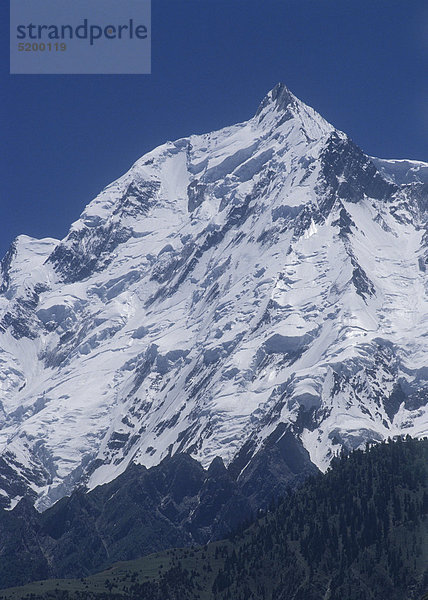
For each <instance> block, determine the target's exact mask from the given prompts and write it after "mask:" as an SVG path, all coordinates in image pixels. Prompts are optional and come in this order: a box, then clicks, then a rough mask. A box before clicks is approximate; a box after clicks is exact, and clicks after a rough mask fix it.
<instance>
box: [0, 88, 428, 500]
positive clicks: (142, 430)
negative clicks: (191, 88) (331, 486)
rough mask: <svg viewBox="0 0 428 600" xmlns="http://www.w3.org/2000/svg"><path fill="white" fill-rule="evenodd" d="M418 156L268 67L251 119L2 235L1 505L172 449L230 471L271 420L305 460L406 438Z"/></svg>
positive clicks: (421, 362)
mask: <svg viewBox="0 0 428 600" xmlns="http://www.w3.org/2000/svg"><path fill="white" fill-rule="evenodd" d="M427 172H428V164H426V163H418V162H416V161H391V160H380V159H374V158H373V159H372V158H370V157H368V156H367V155H365V154H364V153H363V152H362V151H361V150H360V149H359V148H358V147H357V146H356V145H355V144H354V143H353V142H352V141H351V140H350V139H349V138H348V137H347V136H346V135H345V134H344V133H342V132H340V131H338V130H336V129H335V128H334V127H333V126H332V125H330V124H329V123H327V122H326V121H325V120H324V119H323V118H322V117H321V116H320V115H319V114H317V113H316V112H315V111H314V110H313V109H312V108H310V107H308V106H306V105H305V104H303V103H302V102H301V101H299V100H298V99H297V98H296V97H295V96H294V95H293V94H292V93H291V92H290V91H289V90H288V89H287V88H286V87H285V86H284V85H282V84H279V85H277V86H276V87H275V88H274V89H273V90H272V91H271V92H270V93H269V94H268V95H267V96H266V98H265V99H264V100H263V102H262V103H261V105H260V107H259V109H258V110H257V112H256V114H255V116H254V117H253V118H251V119H250V120H249V121H246V122H244V123H240V124H238V125H234V126H232V127H226V128H224V129H222V130H220V131H217V132H214V133H209V134H206V135H195V136H190V137H188V138H183V139H180V140H177V141H175V142H168V143H166V144H164V145H162V146H160V147H159V148H156V149H155V150H153V151H152V152H150V153H148V154H146V155H145V156H143V157H142V158H141V159H139V160H138V161H137V162H136V163H135V164H134V165H133V167H132V168H131V169H130V171H129V172H128V173H126V174H125V175H124V176H123V177H121V178H120V179H118V180H117V181H115V182H114V183H112V184H111V185H109V186H108V187H107V188H106V189H105V190H103V191H102V192H101V194H100V195H99V196H98V197H97V198H95V200H93V201H92V202H91V203H90V204H89V205H88V206H87V207H86V209H85V210H84V212H83V213H82V215H81V217H80V218H79V219H78V220H77V221H76V222H75V223H74V224H73V225H72V226H71V229H70V232H69V233H68V235H67V236H66V238H65V239H64V240H62V241H57V240H53V239H44V240H35V239H31V238H29V237H26V236H20V237H18V238H17V239H16V240H15V242H14V243H13V244H12V246H11V248H10V250H9V251H8V253H7V254H6V256H5V258H4V259H3V261H2V263H1V280H0V283H1V294H0V361H1V371H0V377H1V383H0V388H1V402H2V403H1V406H0V408H1V411H0V422H1V430H0V451H1V458H0V487H1V488H2V490H1V492H0V493H1V494H2V498H3V505H5V506H6V505H8V503H9V500H10V505H12V506H13V505H15V504H16V502H17V501H18V499H19V498H20V497H22V496H23V495H25V494H28V493H34V494H37V496H38V500H37V506H38V507H39V508H44V507H46V506H48V505H50V504H51V503H52V502H54V501H55V500H56V499H58V498H59V497H61V496H63V495H64V494H66V493H68V492H69V491H70V490H71V489H73V488H74V487H76V486H77V485H81V484H83V483H84V484H87V485H88V487H89V488H93V487H95V486H96V485H98V484H100V483H103V482H106V481H110V480H111V479H113V478H114V477H116V476H117V475H118V474H120V473H121V472H123V471H124V469H125V468H126V466H127V465H128V464H129V462H130V461H134V462H137V463H142V464H144V465H146V466H151V465H154V464H157V463H159V461H160V460H161V459H162V458H163V457H165V456H167V455H168V454H170V453H176V452H178V451H187V452H189V453H191V455H192V456H193V457H195V458H196V459H198V460H199V461H200V462H201V463H202V464H203V465H204V466H207V465H209V464H210V463H211V461H212V460H213V458H214V457H216V456H221V457H222V458H223V459H224V461H225V463H226V464H227V463H230V462H231V461H232V460H233V459H234V458H236V456H237V455H238V454H239V455H240V457H241V467H244V468H245V464H246V461H247V460H248V459H249V457H251V455H253V454H254V453H255V452H257V450H258V449H259V448H261V447H262V446H263V441H264V440H265V439H267V437H268V436H269V435H270V434H272V433H273V432H274V431H275V430H276V429H277V428H278V426H279V424H281V423H283V424H285V425H286V428H285V430H288V431H291V432H293V434H294V435H295V436H296V437H297V438H299V439H300V440H301V441H302V443H303V445H304V446H305V448H306V449H307V450H308V451H309V453H310V456H311V459H312V461H313V462H314V463H315V464H316V465H318V466H319V467H320V468H326V466H327V465H328V463H329V460H330V458H331V457H332V456H333V454H334V453H336V452H337V451H338V450H339V449H340V448H341V446H346V447H357V446H360V445H362V444H364V443H365V442H366V441H367V440H381V439H383V438H386V437H388V436H391V437H392V436H394V435H397V434H403V433H409V434H410V435H413V436H421V435H426V434H427V433H428V418H427V404H428V310H427V309H428V296H427V273H426V265H427V262H428V225H427V210H428V185H427V184H426V181H427ZM281 427H283V425H282V426H281Z"/></svg>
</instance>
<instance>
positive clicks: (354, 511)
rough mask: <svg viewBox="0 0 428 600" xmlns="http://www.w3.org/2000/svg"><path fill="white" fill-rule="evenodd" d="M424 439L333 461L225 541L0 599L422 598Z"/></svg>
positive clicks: (427, 542)
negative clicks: (275, 506) (275, 505)
mask: <svg viewBox="0 0 428 600" xmlns="http://www.w3.org/2000/svg"><path fill="white" fill-rule="evenodd" d="M427 484H428V440H427V439H425V440H420V441H416V440H412V439H410V438H408V439H406V440H405V441H404V440H403V441H401V440H400V441H398V442H397V443H387V444H386V443H384V444H379V445H378V446H377V447H373V448H371V449H370V450H369V451H368V452H365V453H363V452H361V451H355V452H354V453H352V454H351V455H350V456H349V457H347V458H345V457H343V458H341V459H335V461H334V462H333V465H332V469H331V470H329V471H328V472H327V473H326V474H323V475H319V476H317V477H314V478H312V479H311V480H308V482H307V483H306V484H305V485H304V486H303V487H302V488H300V489H299V490H298V491H296V492H295V493H293V494H290V495H288V496H287V497H286V498H285V499H284V501H283V502H282V503H280V504H279V505H278V506H277V508H274V509H272V510H271V511H269V512H268V513H267V514H266V516H264V517H263V518H261V519H259V520H258V521H256V522H255V523H254V524H253V525H252V526H251V527H249V528H248V529H247V530H245V531H242V532H241V533H237V534H236V535H234V536H233V537H232V538H231V539H229V540H225V541H222V542H216V543H213V544H208V545H207V546H205V547H201V548H193V549H172V550H169V551H167V552H164V553H162V554H157V555H152V556H148V557H145V558H143V559H140V560H138V561H132V562H124V563H119V564H117V565H114V566H113V568H111V569H109V570H108V571H105V572H103V573H99V574H97V575H95V576H92V577H88V578H86V579H81V580H63V581H44V582H38V583H33V584H30V585H28V586H26V587H23V588H16V589H15V590H2V591H0V600H23V599H28V600H42V599H47V598H58V599H62V600H66V599H70V600H78V599H80V598H81V599H85V600H89V599H92V600H103V599H105V600H108V599H109V600H113V599H118V600H119V599H121V598H122V599H124V600H137V599H138V600H145V599H150V600H153V599H155V600H157V599H159V600H163V599H164V598H168V600H230V599H232V598H233V599H234V600H319V599H320V598H325V599H326V600H327V599H328V600H342V599H344V598H346V600H384V599H385V598H390V599H391V600H403V599H404V598H406V599H408V600H422V598H424V599H425V598H426V594H427V590H428V569H427V565H428V489H427Z"/></svg>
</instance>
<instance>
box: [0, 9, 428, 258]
mask: <svg viewBox="0 0 428 600" xmlns="http://www.w3.org/2000/svg"><path fill="white" fill-rule="evenodd" d="M7 4H8V3H7V2H6V1H3V2H2V3H1V8H0V11H1V14H0V17H1V23H2V26H3V35H2V36H1V38H0V43H1V44H2V52H1V82H0V90H1V91H0V94H1V96H0V108H1V113H0V124H1V133H2V154H1V173H0V176H1V183H2V185H1V218H0V254H1V256H3V254H4V252H5V251H6V249H7V247H8V246H9V244H10V242H11V241H12V240H13V238H14V237H15V236H16V235H18V234H19V233H26V234H28V235H32V236H35V237H44V236H52V237H63V236H64V235H65V234H66V232H67V228H68V226H69V224H70V223H71V222H72V221H73V220H75V219H76V218H77V217H78V215H79V213H80V211H81V210H82V209H83V207H84V206H85V205H86V204H87V203H88V202H89V201H90V200H91V199H92V198H93V197H94V196H95V195H96V194H97V193H98V192H99V191H100V190H101V189H102V188H103V187H104V186H105V185H107V184H108V183H110V182H111V181H112V180H114V179H115V178H117V177H118V176H120V175H121V174H122V173H123V172H124V171H126V170H127V169H128V168H129V167H130V166H131V164H132V163H133V162H134V161H135V160H136V159H137V158H138V157H139V156H141V155H142V154H144V153H145V152H146V151H148V150H150V149H151V148H153V147H154V146H156V145H158V144H160V143H163V142H164V141H166V140H168V139H176V138H179V137H182V136H186V135H189V134H191V133H202V132H206V131H210V130H213V129H216V128H219V127H222V126H224V125H227V124H231V123H234V122H238V121H243V120H245V119H247V118H249V117H250V116H252V114H253V113H254V112H255V110H256V109H257V106H258V104H259V102H260V101H261V99H262V98H263V96H264V95H265V94H266V93H267V91H268V90H269V89H271V88H272V87H273V86H274V85H275V84H276V83H277V82H278V81H283V82H284V83H286V85H288V87H289V88H290V89H291V90H292V91H293V92H294V93H295V94H296V95H297V96H298V97H299V98H301V99H302V100H304V101H305V102H306V103H308V104H310V105H311V106H313V107H314V108H315V109H317V110H318V111H319V112H320V113H321V114H322V115H323V116H324V117H325V118H327V119H328V120H329V121H330V122H332V123H333V124H334V125H335V126H336V127H338V128H340V129H342V130H344V131H346V132H347V133H348V134H349V135H350V136H351V137H352V138H353V139H354V141H355V142H357V143H358V144H359V145H360V146H361V147H362V148H363V150H365V151H366V152H367V153H369V154H372V155H377V156H381V157H386V158H388V157H396V158H404V157H406V158H415V159H420V160H428V144H427V139H428V77H427V74H428V61H427V58H428V5H427V3H426V2H425V1H422V0H399V1H398V0H353V1H350V0H275V1H274V0H258V1H254V0H227V1H223V0H153V3H152V12H153V15H152V35H153V46H152V48H153V62H152V75H141V76H135V75H134V76H108V75H104V76H88V75H85V76H54V75H51V76H39V75H35V76H17V75H14V76H10V75H9V74H8V72H9V65H8V60H9V50H8V39H7V38H8V31H7V24H8V13H7Z"/></svg>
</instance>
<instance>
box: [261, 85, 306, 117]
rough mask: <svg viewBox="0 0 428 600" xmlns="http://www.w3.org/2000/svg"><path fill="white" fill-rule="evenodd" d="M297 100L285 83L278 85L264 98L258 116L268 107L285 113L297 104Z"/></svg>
mask: <svg viewBox="0 0 428 600" xmlns="http://www.w3.org/2000/svg"><path fill="white" fill-rule="evenodd" d="M296 101H297V98H296V96H295V95H294V94H292V93H291V92H290V90H289V89H288V88H287V86H286V85H285V84H284V83H281V82H279V83H277V84H276V86H275V87H274V88H273V89H272V90H270V92H269V93H268V94H267V95H266V96H265V97H264V98H263V100H262V102H261V104H260V106H259V108H258V110H257V112H256V116H257V115H259V114H260V113H261V112H262V111H263V109H265V108H266V107H267V106H272V105H273V107H274V108H275V109H276V110H279V111H285V110H286V109H287V108H288V107H289V106H290V105H291V104H293V103H295V102H296Z"/></svg>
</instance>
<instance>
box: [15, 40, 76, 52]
mask: <svg viewBox="0 0 428 600" xmlns="http://www.w3.org/2000/svg"><path fill="white" fill-rule="evenodd" d="M18 50H19V52H64V51H65V50H67V44H65V43H64V42H55V43H53V44H52V43H51V42H47V43H46V44H45V42H33V43H32V44H30V43H29V42H21V43H20V44H18Z"/></svg>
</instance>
